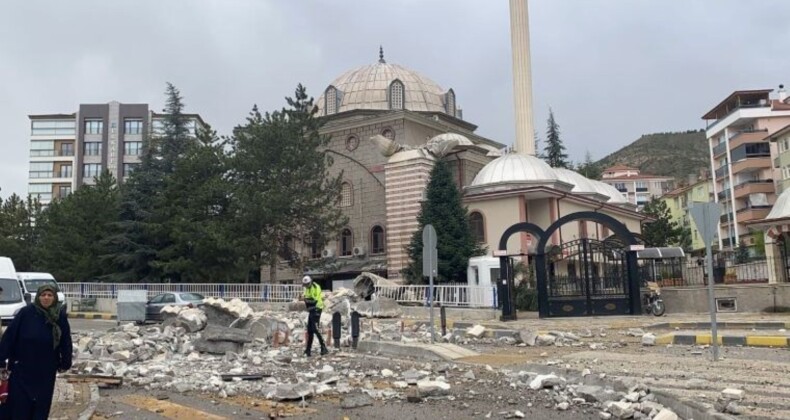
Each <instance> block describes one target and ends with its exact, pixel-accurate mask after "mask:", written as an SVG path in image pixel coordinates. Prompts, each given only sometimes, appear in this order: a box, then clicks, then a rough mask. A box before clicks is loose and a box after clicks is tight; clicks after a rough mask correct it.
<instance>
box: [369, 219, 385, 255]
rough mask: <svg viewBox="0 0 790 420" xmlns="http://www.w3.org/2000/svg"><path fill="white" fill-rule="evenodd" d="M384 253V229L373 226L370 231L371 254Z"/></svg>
mask: <svg viewBox="0 0 790 420" xmlns="http://www.w3.org/2000/svg"><path fill="white" fill-rule="evenodd" d="M384 251H385V249H384V228H383V227H381V226H373V229H371V230H370V253H371V254H372V255H376V254H383V253H384Z"/></svg>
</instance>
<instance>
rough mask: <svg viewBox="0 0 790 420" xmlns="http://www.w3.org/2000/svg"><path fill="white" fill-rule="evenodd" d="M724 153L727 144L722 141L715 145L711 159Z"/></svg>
mask: <svg viewBox="0 0 790 420" xmlns="http://www.w3.org/2000/svg"><path fill="white" fill-rule="evenodd" d="M726 151H727V142H726V141H723V142H721V143H719V144H717V145H716V147H714V148H713V157H719V155H722V154H724V152H726Z"/></svg>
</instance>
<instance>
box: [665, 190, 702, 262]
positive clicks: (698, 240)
mask: <svg viewBox="0 0 790 420" xmlns="http://www.w3.org/2000/svg"><path fill="white" fill-rule="evenodd" d="M661 200H663V201H664V202H665V203H666V205H667V208H668V209H669V214H670V215H671V217H672V220H673V221H675V222H678V223H679V224H681V225H682V226H684V227H687V228H689V230H690V231H691V252H692V253H694V254H701V253H703V252H704V251H705V242H704V241H703V239H702V235H701V234H700V231H699V229H698V228H697V224H696V223H694V218H693V217H691V213H690V212H689V208H690V207H691V206H692V205H693V204H694V203H709V202H711V201H713V180H711V179H710V177H709V176H708V175H707V174H705V176H702V177H697V176H691V177H690V178H689V182H688V184H687V185H684V186H682V187H679V188H676V189H674V190H672V191H670V192H668V193H666V194H664V195H663V196H662V197H661Z"/></svg>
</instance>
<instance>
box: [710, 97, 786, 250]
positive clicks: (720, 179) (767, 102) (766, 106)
mask: <svg viewBox="0 0 790 420" xmlns="http://www.w3.org/2000/svg"><path fill="white" fill-rule="evenodd" d="M772 92H773V89H759V90H740V91H735V92H733V93H732V94H730V95H729V96H727V97H726V98H725V99H724V100H723V101H721V102H720V103H719V104H718V105H716V106H715V107H714V108H713V109H711V110H710V111H708V112H707V113H706V114H705V115H703V116H702V119H704V120H706V121H707V129H706V132H705V135H706V137H707V139H708V143H709V147H710V165H711V171H712V173H713V174H714V175H713V192H714V197H715V199H716V201H717V202H719V203H721V204H722V208H723V210H724V211H723V214H722V215H721V218H720V223H719V249H733V248H735V247H737V246H738V244H739V243H740V242H741V241H743V243H744V244H746V245H747V246H753V245H756V244H757V243H758V240H757V237H758V236H760V235H762V234H763V232H762V231H761V230H760V229H749V228H748V226H749V225H752V226H754V223H756V222H759V221H760V220H763V219H765V217H766V216H767V215H768V213H769V212H770V210H771V207H772V206H773V204H774V203H775V202H776V196H777V195H776V186H775V183H774V181H775V180H780V179H781V178H780V177H781V173H780V172H781V171H780V170H778V169H775V168H774V163H773V161H772V155H773V156H776V157H778V155H779V147H778V146H777V143H776V142H773V143H772V142H771V141H770V139H771V138H772V136H775V135H776V133H777V132H779V131H780V130H782V129H783V128H785V127H787V125H788V124H790V104H787V103H786V102H785V100H786V99H787V98H786V94H785V92H784V89H781V88H780V91H779V92H778V96H777V97H772ZM785 150H786V148H785ZM778 161H780V162H781V161H782V159H778ZM787 163H788V164H790V159H788V160H787ZM788 170H790V168H789V169H788Z"/></svg>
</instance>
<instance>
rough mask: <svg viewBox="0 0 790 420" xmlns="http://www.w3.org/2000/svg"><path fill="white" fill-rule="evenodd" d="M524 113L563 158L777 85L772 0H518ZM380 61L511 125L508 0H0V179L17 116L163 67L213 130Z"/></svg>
mask: <svg viewBox="0 0 790 420" xmlns="http://www.w3.org/2000/svg"><path fill="white" fill-rule="evenodd" d="M529 7H530V21H531V37H532V39H531V43H532V68H533V88H534V94H533V97H534V105H535V126H536V128H537V129H538V131H539V132H540V133H541V137H544V135H543V132H545V127H546V123H545V121H546V118H547V115H548V108H549V107H552V108H553V109H554V112H555V116H556V118H557V121H558V122H559V124H560V126H561V131H562V138H563V140H564V141H565V145H566V146H567V148H568V149H569V152H570V155H571V158H572V159H574V160H581V159H583V158H584V154H585V152H586V151H587V150H589V151H590V152H591V153H592V155H593V157H594V158H596V159H597V158H601V157H603V156H605V155H606V154H608V153H611V152H613V151H615V150H617V149H618V148H620V147H622V146H624V145H626V144H628V143H630V142H632V141H633V140H635V139H636V138H638V137H639V136H640V135H641V134H643V133H651V132H658V131H674V130H688V129H699V128H703V127H704V122H703V121H702V120H701V119H700V116H701V115H702V114H703V113H705V112H706V111H707V110H709V109H710V108H712V107H713V106H714V105H715V104H716V103H718V102H719V101H720V100H722V99H723V98H724V97H725V96H727V95H728V94H729V93H731V92H732V91H733V90H737V89H755V88H775V87H776V86H777V85H779V84H780V83H790V25H788V24H787V19H788V17H790V1H787V0H760V1H743V0H673V1H667V0H643V1H634V0H530V4H529ZM379 44H382V45H383V46H384V51H385V55H386V59H387V61H389V62H392V63H397V64H400V65H403V66H406V67H409V68H411V69H413V70H416V71H418V72H420V73H422V74H423V75H425V76H427V77H429V78H431V79H433V80H434V81H435V82H437V83H438V84H439V85H440V86H442V87H443V88H444V89H448V88H453V89H454V90H455V92H456V95H457V98H458V103H459V105H460V106H461V107H462V108H463V110H464V118H465V119H466V120H468V121H471V122H473V123H475V124H477V125H478V126H479V129H478V133H479V134H481V135H484V136H487V137H489V138H492V139H494V140H497V141H500V142H502V143H506V144H511V143H512V142H513V136H514V131H515V129H514V122H513V98H512V93H511V92H512V79H511V55H510V35H509V12H508V1H507V0H477V1H471V0H375V1H371V0H354V1H351V0H349V1H346V0H333V1H328V0H325V1H318V0H299V1H295V0H279V1H274V0H271V1H266V0H211V1H209V0H190V1H186V0H183V1H175V0H171V1H161V0H134V1H131V0H113V1H107V0H91V1H88V0H69V1H62V0H52V1H42V0H3V1H2V5H0V142H1V143H0V144H1V145H2V153H0V188H2V192H0V196H1V197H6V196H8V195H9V194H10V193H12V192H16V193H20V194H22V193H26V191H27V185H26V182H27V171H28V153H29V146H28V142H29V120H28V119H27V115H28V114H41V113H71V112H74V111H76V110H77V107H78V104H80V103H106V102H109V101H111V100H118V101H120V102H126V103H149V104H151V105H152V107H153V109H155V110H161V108H162V104H163V92H164V88H165V82H168V81H169V82H172V83H174V84H175V85H176V86H177V87H178V88H179V89H180V90H181V92H182V94H183V96H184V97H185V102H186V104H187V110H188V111H189V112H196V113H200V114H201V115H202V116H203V118H204V119H205V120H206V121H207V122H209V123H210V124H212V125H213V126H214V128H216V129H217V130H218V131H219V132H220V133H221V134H227V133H228V132H229V131H230V129H231V128H232V127H233V126H234V125H236V124H238V123H240V122H242V121H243V119H244V118H245V116H246V114H247V112H248V111H249V109H250V108H251V107H252V105H253V104H256V103H257V104H258V105H259V106H260V107H261V108H262V109H264V110H270V109H276V108H279V107H281V106H283V105H284V100H283V98H284V97H285V96H286V95H290V94H291V93H292V92H293V88H294V87H295V86H296V84H297V83H300V82H301V83H303V84H305V85H306V86H307V88H308V91H309V92H310V93H311V94H312V95H313V96H315V97H318V96H319V95H320V92H321V91H322V90H323V89H324V88H325V87H326V86H327V85H328V84H329V83H330V82H331V81H332V80H333V79H334V78H335V77H337V76H339V75H340V74H341V73H342V72H344V71H345V70H347V69H350V68H354V67H357V66H361V65H365V64H369V63H373V62H375V61H376V59H377V58H378V47H379Z"/></svg>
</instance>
